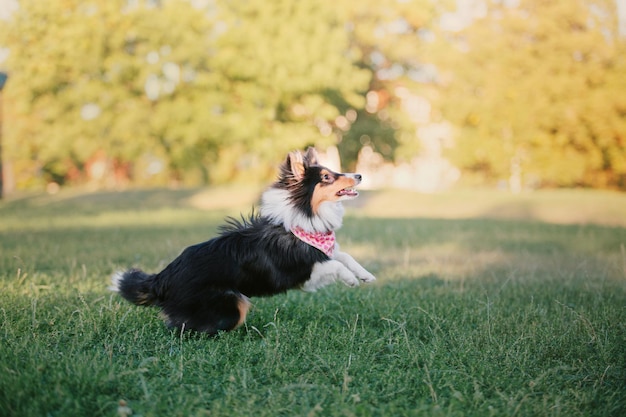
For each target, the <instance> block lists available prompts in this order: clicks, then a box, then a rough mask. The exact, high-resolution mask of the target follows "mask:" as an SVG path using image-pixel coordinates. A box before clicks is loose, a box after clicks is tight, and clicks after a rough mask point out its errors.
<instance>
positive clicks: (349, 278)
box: [339, 273, 360, 288]
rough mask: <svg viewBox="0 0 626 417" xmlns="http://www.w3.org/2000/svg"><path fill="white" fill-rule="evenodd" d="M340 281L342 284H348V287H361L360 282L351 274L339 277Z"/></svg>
mask: <svg viewBox="0 0 626 417" xmlns="http://www.w3.org/2000/svg"><path fill="white" fill-rule="evenodd" d="M339 279H340V280H341V282H343V283H344V284H346V285H347V286H348V287H352V288H354V287H358V286H359V285H360V282H359V280H358V279H357V277H355V276H354V274H352V273H350V274H341V275H339Z"/></svg>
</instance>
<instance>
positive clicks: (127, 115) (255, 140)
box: [4, 0, 369, 181]
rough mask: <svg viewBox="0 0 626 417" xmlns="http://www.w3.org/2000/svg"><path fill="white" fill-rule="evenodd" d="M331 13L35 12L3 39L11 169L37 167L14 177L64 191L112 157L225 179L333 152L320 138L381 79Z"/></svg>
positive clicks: (318, 8) (276, 7) (129, 8)
mask: <svg viewBox="0 0 626 417" xmlns="http://www.w3.org/2000/svg"><path fill="white" fill-rule="evenodd" d="M198 4H200V5H202V6H198ZM329 6H330V5H327V4H326V3H324V2H321V3H320V2H317V1H314V0H305V1H298V2H293V1H286V0H281V1H276V2H271V3H267V2H264V1H262V0H251V1H248V2H228V1H223V2H220V1H216V2H214V3H213V2H207V4H206V5H203V3H202V2H189V1H184V0H164V1H161V2H154V1H134V2H129V1H125V0H115V1H110V2H104V3H102V2H83V1H78V0H51V1H46V2H40V1H37V0H25V1H22V2H21V4H20V9H19V12H18V13H16V15H15V16H14V19H13V20H12V22H11V23H10V25H9V28H8V31H7V32H6V33H5V36H4V39H5V42H4V43H5V44H7V45H8V46H9V47H10V48H11V56H10V61H9V68H10V72H11V82H10V85H9V87H10V88H8V89H7V94H6V96H7V102H8V103H9V106H7V107H9V111H8V112H7V113H8V118H10V123H8V125H9V128H8V129H7V135H6V145H5V149H6V154H5V158H7V159H10V160H15V161H28V162H27V163H25V164H24V165H23V166H19V167H15V168H16V169H18V170H19V169H20V168H22V169H24V170H25V171H26V175H25V176H24V178H29V177H32V174H33V171H34V170H42V171H43V172H44V173H45V175H44V176H45V177H46V178H47V179H48V180H50V179H52V180H57V181H62V180H63V179H66V178H67V177H68V175H70V173H71V171H72V170H74V171H79V172H80V171H81V170H82V169H83V168H84V165H85V164H86V163H88V161H89V159H90V158H92V157H93V156H94V155H96V154H98V152H102V151H104V152H106V153H107V155H108V156H109V157H111V158H113V160H115V161H119V162H120V163H123V162H128V161H133V164H134V166H135V167H136V169H140V168H141V166H140V165H141V160H142V158H144V159H145V157H146V156H147V157H148V160H153V159H156V160H162V161H165V162H166V164H167V169H166V170H165V174H166V175H167V176H173V177H176V178H179V179H184V178H188V177H189V174H190V172H194V171H195V172H197V171H198V170H199V169H200V170H201V171H203V172H204V177H205V180H207V179H208V180H214V181H220V180H227V179H232V178H233V177H235V176H236V175H237V172H236V171H237V169H238V168H241V167H238V166H237V164H232V163H231V162H232V161H231V159H232V154H237V155H239V156H240V157H239V158H238V160H237V163H241V161H242V160H245V158H241V155H242V154H243V155H246V154H247V155H249V156H250V157H249V158H248V159H247V161H248V162H247V163H248V165H251V166H248V167H247V168H254V166H256V167H258V168H259V169H261V170H262V169H263V167H264V165H263V162H264V161H265V158H267V159H270V158H271V160H275V158H276V154H277V153H282V152H284V151H286V150H287V149H291V148H299V147H303V146H305V145H306V144H314V143H320V142H325V143H327V144H329V143H331V139H330V135H329V132H325V131H324V129H321V128H323V127H324V126H325V125H327V124H328V123H329V122H330V121H332V120H334V119H335V117H337V115H338V114H339V108H345V107H348V106H356V107H359V106H362V101H363V99H362V96H363V94H362V92H363V91H364V90H365V89H366V87H367V84H368V82H369V73H368V72H367V71H364V70H362V69H360V68H358V67H356V66H355V65H354V64H353V60H352V58H351V57H350V55H349V51H348V40H347V36H346V34H345V31H344V30H343V26H342V24H341V22H339V21H338V20H337V19H335V18H334V17H333V13H332V9H331V8H330V7H329ZM229 155H231V156H230V157H229ZM220 164H221V165H220ZM206 167H209V169H206ZM29 174H30V175H29Z"/></svg>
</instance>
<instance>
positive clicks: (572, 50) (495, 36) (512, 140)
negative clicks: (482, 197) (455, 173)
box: [441, 0, 626, 188]
mask: <svg viewBox="0 0 626 417" xmlns="http://www.w3.org/2000/svg"><path fill="white" fill-rule="evenodd" d="M617 23H618V22H617V19H616V13H615V2H613V1H606V0H572V1H542V0H520V1H517V2H490V3H489V8H488V10H487V13H486V14H485V16H484V17H483V18H481V19H479V20H477V21H476V22H474V24H472V25H471V26H469V27H468V28H466V29H465V30H464V31H462V32H460V33H456V34H450V37H451V40H452V42H453V43H454V44H455V45H456V47H457V53H456V54H453V55H450V56H448V57H446V58H447V60H448V61H447V62H446V61H442V62H441V66H442V68H446V71H445V74H446V75H445V77H447V79H448V82H447V83H446V85H445V94H444V95H443V96H442V97H443V100H442V106H443V107H444V111H445V115H446V117H449V118H450V119H451V120H452V121H454V122H455V123H456V124H457V126H459V128H460V131H459V135H458V139H457V146H456V147H455V149H454V150H453V153H452V157H453V158H454V160H455V162H456V163H457V164H459V165H460V166H462V167H464V168H466V169H467V170H472V171H474V172H475V173H479V174H481V175H484V176H486V177H487V178H490V179H492V180H497V179H508V178H511V180H512V181H513V182H516V181H518V182H519V183H518V185H517V186H518V187H519V186H521V185H523V184H530V185H535V186H536V185H539V186H592V187H607V186H612V187H620V188H626V135H625V132H626V95H624V91H626V42H625V39H624V38H620V37H619V35H618V31H617ZM445 77H444V78H445Z"/></svg>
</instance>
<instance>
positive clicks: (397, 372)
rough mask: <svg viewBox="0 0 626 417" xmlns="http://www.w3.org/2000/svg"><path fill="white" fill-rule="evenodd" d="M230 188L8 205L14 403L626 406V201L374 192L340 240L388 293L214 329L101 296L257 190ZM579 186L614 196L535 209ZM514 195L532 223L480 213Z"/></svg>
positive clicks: (1, 378) (0, 397)
mask: <svg viewBox="0 0 626 417" xmlns="http://www.w3.org/2000/svg"><path fill="white" fill-rule="evenodd" d="M231 193H232V191H229V190H177V191H168V190H151V191H131V192H124V193H99V194H80V193H64V192H62V193H60V194H58V195H54V196H40V195H38V196H30V197H28V198H21V199H13V200H9V201H5V202H2V203H0V340H1V341H0V343H1V346H2V348H1V349H0V415H3V416H4V415H7V416H8V415H20V416H40V415H63V416H73V415H76V416H84V415H104V416H116V415H117V407H118V402H119V400H125V401H126V402H127V403H128V406H129V407H130V408H132V410H133V412H134V414H135V415H143V416H163V415H181V416H196V415H197V416H202V415H211V416H232V415H258V416H279V415H286V416H287V415H288V416H292V415H303V416H309V415H310V416H315V415H320V416H321V415H333V416H335V415H336V416H346V415H359V416H361V415H365V416H367V415H381V416H383V415H384V416H391V415H408V416H412V415H429V416H439V415H441V416H455V415H470V416H485V415H519V416H521V415H554V416H557V415H568V416H569V415H572V416H576V415H580V416H583V415H584V416H609V415H610V416H612V415H622V414H624V412H626V397H624V395H623V383H624V380H626V347H625V346H626V344H625V343H624V341H625V340H626V324H625V323H626V308H625V306H626V249H625V245H626V228H624V227H623V226H620V227H609V226H606V225H604V224H605V222H604V221H603V219H606V218H610V217H611V216H615V217H613V218H616V219H617V220H616V221H615V223H616V224H622V225H623V224H626V222H624V218H623V217H621V218H620V213H621V212H622V209H621V207H623V206H621V207H620V208H617V209H616V208H615V207H614V206H611V205H607V204H606V203H607V202H611V203H616V202H619V201H621V200H620V199H621V198H623V197H622V195H620V194H611V193H598V194H597V195H596V194H594V193H591V192H579V191H575V192H571V194H570V193H569V192H556V193H554V194H553V195H551V194H550V193H545V194H541V195H539V197H540V198H537V199H535V197H534V196H508V195H503V194H501V193H498V192H485V191H482V192H481V193H479V194H477V195H476V196H475V197H476V200H471V204H470V203H468V201H469V200H468V198H467V197H468V195H471V194H467V192H466V193H465V194H463V193H461V194H456V197H455V195H453V194H442V195H435V196H420V195H413V194H410V193H409V194H407V193H405V192H400V191H385V192H376V193H375V192H365V193H364V194H363V195H362V197H363V198H362V200H356V201H355V202H354V203H355V204H353V205H351V206H350V207H349V209H348V216H347V217H346V219H345V222H344V227H343V228H342V229H341V230H340V231H339V232H338V238H339V241H340V243H341V245H342V248H343V249H345V250H347V251H348V252H350V253H351V254H353V255H354V256H355V258H357V259H358V260H359V261H360V262H361V263H362V264H363V265H364V266H366V267H367V268H368V269H370V270H371V271H372V272H373V273H375V274H376V275H377V277H378V281H377V282H376V283H375V284H374V285H369V286H362V287H361V288H358V289H348V288H345V287H343V286H341V285H337V286H334V287H330V288H327V289H324V290H322V291H320V292H318V293H316V294H305V293H301V292H298V291H292V292H289V293H287V294H285V295H280V296H277V297H272V298H267V299H261V298H256V299H254V300H253V303H254V306H253V309H252V311H251V313H250V315H249V316H248V320H247V322H246V323H245V325H244V326H243V327H242V328H240V329H238V330H236V331H234V332H230V333H227V334H222V335H220V336H218V337H216V338H213V339H211V338H207V337H202V336H198V335H193V334H183V335H181V334H179V333H177V332H175V331H170V330H168V329H166V328H165V326H164V325H163V324H162V322H161V321H160V319H159V318H158V315H157V312H156V311H154V310H152V309H145V308H138V307H134V306H131V305H129V304H128V303H126V302H124V301H122V300H120V299H119V298H118V297H117V296H115V295H113V294H110V293H109V292H108V291H107V290H106V286H107V285H108V277H109V275H110V273H111V272H113V271H114V270H116V269H119V268H122V267H128V266H140V267H142V268H145V269H146V270H149V271H155V270H158V269H159V268H161V267H163V266H164V265H165V264H167V262H169V261H170V260H171V259H172V258H173V257H175V256H176V255H177V254H178V253H179V252H180V250H181V249H182V248H183V247H185V246H187V245H189V244H192V243H196V242H198V241H201V240H205V239H207V238H209V237H211V236H213V235H214V234H215V233H216V230H217V227H218V226H219V224H220V223H221V221H222V217H223V216H224V215H237V213H238V212H239V211H243V212H248V211H249V208H250V207H249V206H250V205H251V204H253V203H254V202H255V201H256V199H257V197H258V194H255V193H254V192H253V190H249V191H247V192H246V191H244V192H242V194H241V195H239V196H238V197H237V198H238V203H237V204H235V205H234V206H233V207H230V206H229V205H228V204H225V202H226V201H227V200H228V198H229V196H230V195H232V194H231ZM198 195H200V196H201V199H204V201H205V205H204V206H203V207H207V205H206V204H209V205H210V204H216V205H215V206H212V207H211V209H210V210H206V209H201V208H198V200H197V199H198V198H199V197H197V196H198ZM581 196H584V198H585V199H589V201H601V202H602V204H599V205H595V204H593V205H591V204H590V205H587V206H586V205H585V204H586V203H581V204H579V205H578V206H577V207H576V209H577V214H580V213H583V214H584V218H582V220H581V222H574V220H575V218H574V217H569V221H568V222H565V221H564V220H563V217H560V216H559V217H560V222H559V223H549V222H544V221H539V220H541V218H536V217H535V216H538V215H539V214H540V215H541V216H544V215H545V213H546V211H545V210H547V209H546V208H541V207H553V208H554V210H555V211H556V212H560V213H568V212H569V211H570V210H573V201H574V200H576V199H577V198H582V197H581ZM212 197H215V199H216V202H215V203H210V200H211V199H212ZM194 198H195V200H194ZM520 198H521V199H522V200H524V201H526V204H527V205H528V206H529V210H528V211H525V212H524V215H519V214H516V215H511V214H507V215H506V216H503V215H502V213H503V212H504V211H502V212H498V211H497V210H496V211H493V210H491V211H490V210H483V208H484V209H488V208H489V207H498V206H499V204H500V203H502V202H504V203H506V204H505V206H506V205H508V206H507V207H514V204H515V202H516V201H519V200H518V199H520ZM377 199H378V200H377ZM403 199H404V200H403ZM385 200H389V201H393V202H394V204H399V203H400V204H404V206H403V208H402V210H404V212H403V213H400V212H399V211H398V212H397V213H398V214H397V215H394V209H393V205H392V204H391V203H390V204H383V203H384V201H385ZM558 201H562V202H563V206H559V205H558V204H557V202H558ZM248 202H249V204H248ZM359 205H360V206H359ZM542 205H543V206H542ZM448 206H450V207H448ZM478 206H481V207H482V208H481V209H480V210H479V209H478ZM428 207H430V211H426V209H427V208H428ZM446 207H448V208H447V210H449V211H447V212H446V211H445V209H446ZM537 207H539V208H537ZM470 209H471V210H470ZM399 210H400V209H399ZM410 210H413V212H410ZM472 210H474V211H472ZM411 213H412V214H411ZM537 213H539V214H537ZM541 213H544V214H541ZM616 213H617V214H616ZM474 216H476V217H474ZM594 218H597V219H599V220H598V221H593V220H594Z"/></svg>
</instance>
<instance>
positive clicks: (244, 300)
mask: <svg viewBox="0 0 626 417" xmlns="http://www.w3.org/2000/svg"><path fill="white" fill-rule="evenodd" d="M250 305H251V303H250V299H249V298H248V297H246V296H245V295H243V294H242V295H240V296H239V301H238V302H237V308H238V309H239V321H238V322H237V324H236V325H235V327H239V326H241V325H242V324H243V322H244V321H246V316H247V315H248V310H250Z"/></svg>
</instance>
